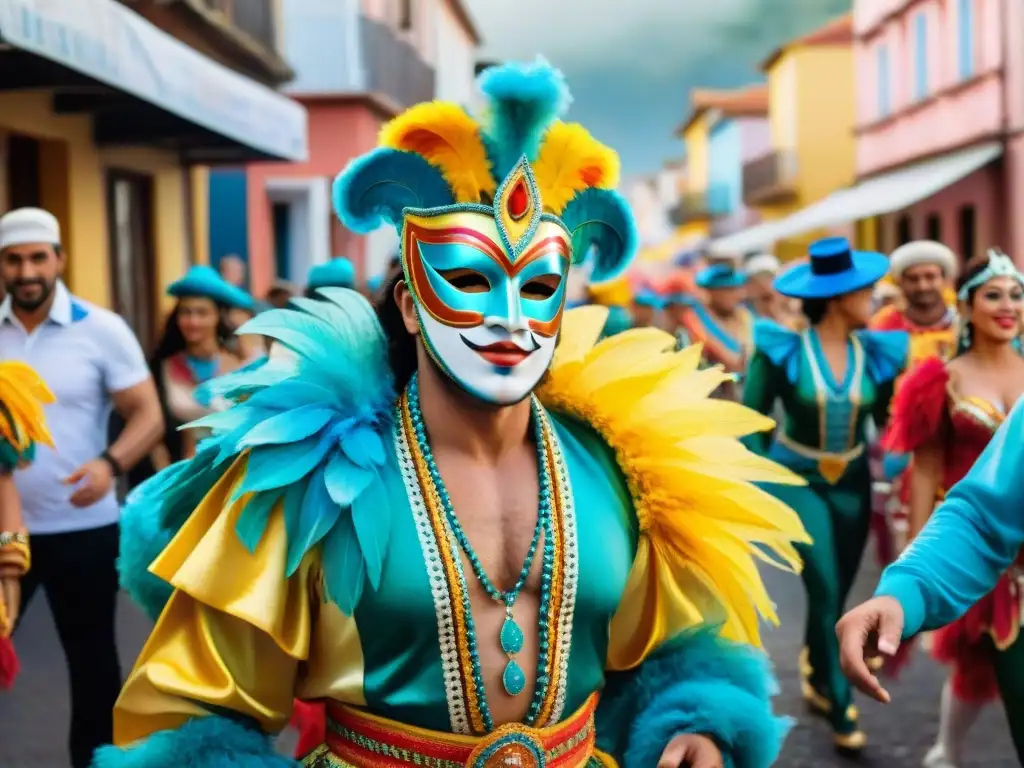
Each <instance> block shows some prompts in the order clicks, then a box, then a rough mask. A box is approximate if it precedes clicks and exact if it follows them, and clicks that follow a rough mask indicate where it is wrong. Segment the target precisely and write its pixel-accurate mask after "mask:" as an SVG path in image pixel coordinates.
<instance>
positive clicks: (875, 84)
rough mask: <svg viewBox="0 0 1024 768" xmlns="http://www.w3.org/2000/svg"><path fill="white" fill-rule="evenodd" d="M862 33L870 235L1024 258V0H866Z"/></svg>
mask: <svg viewBox="0 0 1024 768" xmlns="http://www.w3.org/2000/svg"><path fill="white" fill-rule="evenodd" d="M854 34H855V38H856V39H855V61H856V75H857V120H856V132H857V174H858V178H859V184H858V186H860V187H864V186H867V185H869V184H873V185H874V186H876V187H877V188H878V190H879V192H880V193H882V192H887V193H888V195H889V198H890V199H891V201H892V204H891V205H890V206H888V210H874V211H871V213H872V214H877V217H876V218H874V219H873V224H872V223H870V222H869V223H868V224H867V225H866V226H864V227H863V228H862V230H861V231H862V233H863V234H864V235H865V238H866V239H868V240H874V243H873V244H874V245H875V247H877V248H879V249H880V250H884V251H890V250H892V249H893V248H895V247H896V246H898V245H900V244H901V243H902V242H905V241H907V240H912V239H920V238H929V239H936V240H942V241H944V242H945V243H947V244H948V245H949V246H950V247H952V248H953V249H954V250H957V251H958V252H959V253H960V254H961V256H962V257H963V258H964V259H965V260H966V259H969V258H971V257H972V256H975V255H977V254H980V253H984V251H985V249H986V248H988V247H990V246H994V245H999V246H1002V247H1003V248H1004V249H1006V250H1007V251H1008V252H1009V253H1011V254H1012V255H1013V256H1014V257H1015V258H1016V259H1017V260H1018V261H1019V262H1020V263H1024V217H1022V216H1020V215H1019V211H1020V210H1021V206H1022V205H1024V134H1022V130H1024V0H855V2H854ZM876 208H877V206H876ZM1014 212H1018V213H1017V215H1014ZM872 230H873V232H872ZM872 235H873V237H872Z"/></svg>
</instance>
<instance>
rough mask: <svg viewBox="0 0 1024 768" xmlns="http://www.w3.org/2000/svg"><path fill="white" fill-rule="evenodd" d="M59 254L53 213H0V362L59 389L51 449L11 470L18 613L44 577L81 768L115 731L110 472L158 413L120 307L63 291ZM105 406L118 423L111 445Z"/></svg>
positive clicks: (133, 453) (74, 753)
mask: <svg viewBox="0 0 1024 768" xmlns="http://www.w3.org/2000/svg"><path fill="white" fill-rule="evenodd" d="M65 263H66V256H65V254H64V253H62V251H61V248H60V227H59V225H58V223H57V220H56V219H55V218H54V217H53V216H52V215H51V214H49V213H47V212H46V211H42V210H39V209H36V208H22V209H19V210H16V211H12V212H10V213H8V214H6V215H4V216H2V217H0V279H2V282H3V285H4V287H5V289H6V293H7V296H6V298H5V299H4V301H3V304H0V359H3V360H22V361H24V362H26V363H28V364H29V365H31V366H32V367H33V368H35V370H36V371H37V372H38V373H39V375H40V376H41V377H42V378H43V380H44V381H46V383H47V384H48V385H49V386H50V388H51V389H52V390H53V392H54V394H55V395H56V397H57V401H56V403H55V404H53V405H51V406H48V407H47V409H46V419H47V422H48V423H49V426H50V431H51V432H52V434H53V438H54V444H55V449H54V450H51V449H49V448H47V447H46V446H43V445H39V446H38V448H37V454H36V460H35V461H34V462H33V464H32V465H31V466H30V467H29V468H27V469H25V470H22V471H18V472H17V473H16V474H15V481H16V483H17V486H18V492H19V494H20V496H21V500H22V507H23V511H24V516H25V524H26V526H27V527H28V530H29V534H30V536H31V547H32V569H31V570H30V571H29V573H28V574H27V576H26V577H25V579H24V581H23V583H22V615H24V609H25V607H26V605H27V604H28V602H29V601H30V600H31V599H32V596H33V595H34V593H35V592H36V590H37V589H38V588H39V587H40V586H41V587H42V588H43V589H44V590H45V591H46V597H47V601H48V602H49V604H50V609H51V611H52V613H53V619H54V623H55V624H56V626H57V632H58V634H59V635H60V640H61V644H62V646H63V647H64V654H65V656H66V658H67V664H68V672H69V677H70V682H71V733H70V738H69V748H70V753H71V764H72V765H73V766H74V768H87V766H88V765H89V764H90V762H91V760H92V753H93V751H94V750H95V748H96V747H98V746H99V745H101V744H105V743H108V742H109V741H110V740H111V737H112V735H113V734H112V717H111V711H112V709H113V706H114V702H115V700H116V699H117V695H118V692H119V689H120V686H121V673H120V668H119V664H118V658H117V647H116V644H115V634H114V621H115V613H116V605H117V592H118V581H117V569H116V559H117V552H118V518H119V514H120V510H119V507H118V503H117V499H116V497H115V494H114V485H115V480H116V478H117V477H118V476H119V475H120V474H122V473H123V472H125V471H126V470H128V469H129V468H130V467H131V466H132V465H134V464H135V463H136V462H137V461H138V460H139V459H141V458H142V457H143V456H145V455H146V454H147V453H148V452H149V450H150V449H151V448H152V447H153V445H154V444H155V443H156V441H157V440H158V439H159V437H160V436H161V435H162V434H163V418H162V415H161V410H160V404H159V401H158V399H157V394H156V388H155V387H154V385H153V381H152V378H151V377H150V372H149V368H148V367H147V365H146V360H145V357H144V355H143V353H142V349H141V348H140V347H139V342H138V341H137V340H136V338H135V335H134V334H133V333H132V331H131V329H130V328H129V327H128V325H127V324H126V323H125V322H124V320H122V319H121V318H120V317H119V316H118V315H116V314H114V313H112V312H109V311H107V310H105V309H102V308H100V307H95V306H93V305H91V304H88V303H86V302H84V301H82V300H81V299H79V298H77V297H75V296H72V295H71V293H70V292H69V291H68V289H67V287H66V286H65V285H64V283H63V282H62V281H61V275H62V274H63V272H64V267H65ZM112 408H116V409H117V411H118V413H119V414H121V415H122V416H123V417H124V419H125V422H126V425H125V428H124V430H123V431H122V432H121V435H120V437H119V438H118V439H117V441H116V442H115V443H114V444H112V445H110V446H108V445H107V427H108V421H109V418H110V415H111V409H112Z"/></svg>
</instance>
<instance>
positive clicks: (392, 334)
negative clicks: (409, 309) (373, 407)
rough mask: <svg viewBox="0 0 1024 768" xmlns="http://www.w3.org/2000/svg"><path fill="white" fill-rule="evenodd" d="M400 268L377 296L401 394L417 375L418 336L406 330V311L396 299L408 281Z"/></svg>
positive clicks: (396, 388) (394, 374)
mask: <svg viewBox="0 0 1024 768" xmlns="http://www.w3.org/2000/svg"><path fill="white" fill-rule="evenodd" d="M404 277H405V276H404V275H403V274H402V271H401V270H400V269H398V270H395V269H392V271H391V274H389V275H388V279H387V280H386V281H385V283H384V287H383V289H382V290H381V292H380V294H378V297H377V305H376V309H377V319H378V320H379V321H380V324H381V327H382V328H383V329H384V335H385V336H386V337H387V340H388V363H389V364H390V366H391V375H392V377H394V382H395V391H396V392H401V391H402V390H404V389H405V386H406V385H407V384H408V383H409V380H410V379H411V378H412V375H413V374H414V373H416V366H417V357H416V337H415V336H413V335H412V334H411V333H409V331H407V330H406V328H405V320H404V319H403V318H402V310H401V308H399V306H398V302H397V301H396V300H395V286H397V285H398V283H399V282H401V281H402V280H403V279H404Z"/></svg>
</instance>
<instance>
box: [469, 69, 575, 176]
mask: <svg viewBox="0 0 1024 768" xmlns="http://www.w3.org/2000/svg"><path fill="white" fill-rule="evenodd" d="M478 86H479V88H480V90H481V91H482V92H483V94H484V95H485V96H486V97H487V99H488V102H489V109H488V125H487V128H486V131H485V135H486V138H487V147H488V152H489V154H490V160H491V165H492V170H493V172H494V178H496V179H499V180H500V179H504V178H505V177H506V176H507V175H508V173H509V171H511V170H512V168H513V167H515V165H516V163H518V162H519V159H520V158H521V157H523V156H524V155H525V156H526V158H527V159H528V160H530V161H533V160H536V159H537V153H538V151H539V150H540V145H541V141H543V139H544V134H545V133H546V132H547V130H548V128H549V127H550V126H551V123H553V122H554V121H555V120H557V119H558V118H560V117H562V116H563V115H564V114H565V113H566V111H568V109H569V104H570V103H571V101H572V97H571V96H570V95H569V88H568V86H567V85H566V82H565V78H564V77H563V76H562V73H561V72H559V71H558V70H557V69H555V68H554V67H552V66H551V65H550V64H548V63H547V62H546V61H544V60H543V59H537V61H536V62H534V63H533V64H500V65H498V66H494V67H489V68H488V69H486V70H484V71H483V72H482V73H481V74H480V77H479V79H478Z"/></svg>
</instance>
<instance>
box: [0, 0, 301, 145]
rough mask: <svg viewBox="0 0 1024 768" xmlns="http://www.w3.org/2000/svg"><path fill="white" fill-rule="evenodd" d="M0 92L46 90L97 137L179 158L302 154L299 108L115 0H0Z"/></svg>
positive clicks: (57, 106)
mask: <svg viewBox="0 0 1024 768" xmlns="http://www.w3.org/2000/svg"><path fill="white" fill-rule="evenodd" d="M0 43H2V45H0V90H2V89H7V88H26V87H31V88H52V89H55V90H56V91H57V94H56V97H55V109H56V110H57V111H58V112H63V113H73V112H80V113H92V114H94V115H95V133H96V139H97V142H98V143H101V144H103V143H107V144H126V145H130V144H147V145H158V146H160V145H166V146H168V147H170V148H175V149H178V150H180V151H181V152H182V156H183V159H184V160H185V162H211V163H214V162H239V161H244V160H247V159H249V160H251V159H261V158H262V159H280V160H291V161H303V160H305V159H306V156H307V143H306V111H305V109H304V108H303V107H302V106H301V105H299V104H297V103H296V102H294V101H292V100H291V99H289V98H287V97H285V96H282V95H281V94H279V93H277V92H276V91H273V90H271V89H270V88H267V87H265V86H263V85H261V84H259V83H257V82H255V81H253V80H250V79H249V78H247V77H244V76H242V75H240V74H237V73H236V72H233V71H232V70H230V69H228V68H227V67H225V66H223V65H221V64H219V63H217V62H215V61H213V60H212V59H209V58H207V57H206V56H204V55H202V54H201V53H198V52H197V51H195V50H193V49H192V48H190V47H189V46H187V45H185V44H184V43H182V42H180V41H178V40H177V39H175V38H174V37H172V36H171V35H169V34H167V33H166V32H164V31H162V30H160V29H158V28H157V27H155V26H154V25H152V24H150V23H149V22H148V21H146V20H145V19H144V18H142V17H141V16H139V15H138V14H137V13H135V12H134V11H132V10H130V9H128V8H126V7H124V6H123V5H121V4H120V3H118V2H115V0H0Z"/></svg>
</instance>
